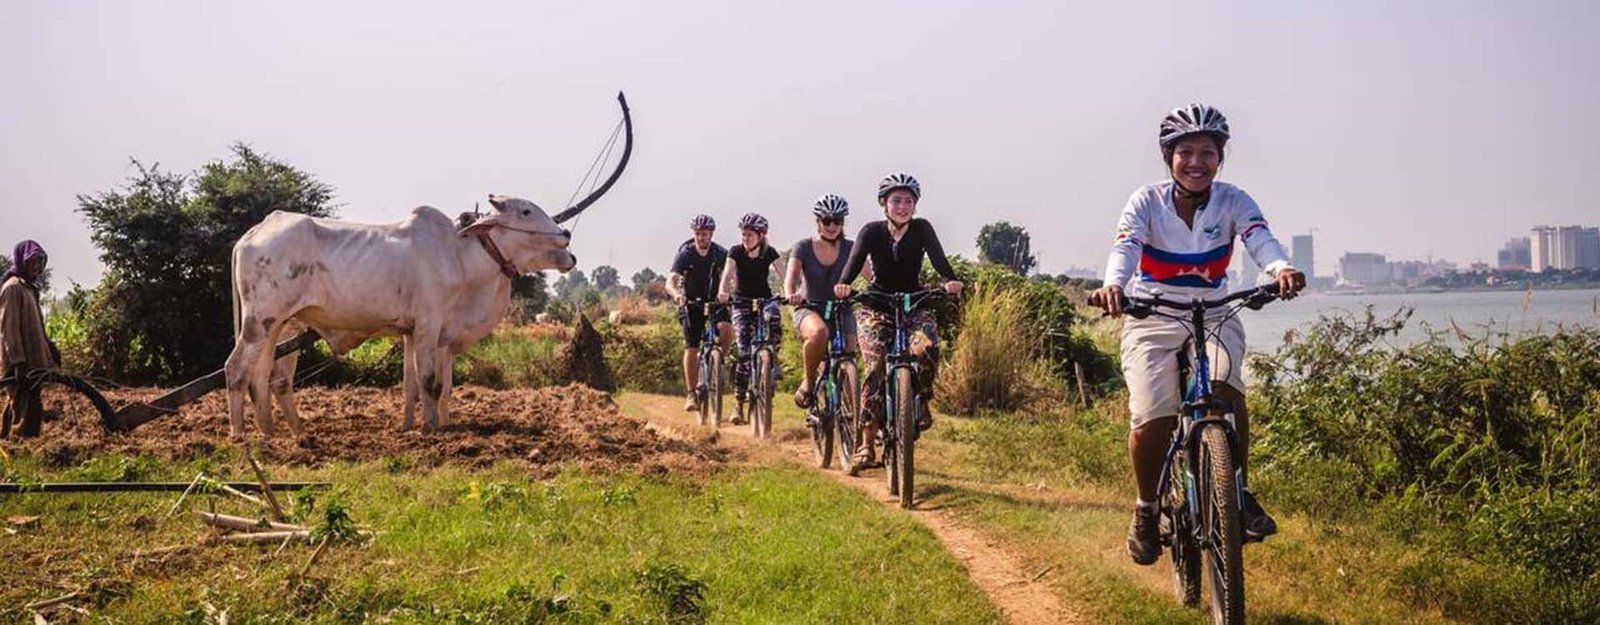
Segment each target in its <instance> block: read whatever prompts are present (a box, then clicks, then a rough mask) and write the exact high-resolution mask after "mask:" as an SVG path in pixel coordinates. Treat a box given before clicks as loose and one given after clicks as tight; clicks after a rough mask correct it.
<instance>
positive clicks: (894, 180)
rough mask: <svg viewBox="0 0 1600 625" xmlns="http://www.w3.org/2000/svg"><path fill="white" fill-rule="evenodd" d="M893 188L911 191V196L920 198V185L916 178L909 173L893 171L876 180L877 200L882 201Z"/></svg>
mask: <svg viewBox="0 0 1600 625" xmlns="http://www.w3.org/2000/svg"><path fill="white" fill-rule="evenodd" d="M895 189H905V190H907V191H910V192H911V197H913V198H916V199H918V200H921V199H922V185H921V184H920V183H918V182H917V179H916V178H913V177H911V174H907V173H901V172H895V173H892V174H889V175H887V176H884V177H883V180H879V181H878V201H879V202H882V201H883V198H886V197H889V193H890V192H892V191H894V190H895Z"/></svg>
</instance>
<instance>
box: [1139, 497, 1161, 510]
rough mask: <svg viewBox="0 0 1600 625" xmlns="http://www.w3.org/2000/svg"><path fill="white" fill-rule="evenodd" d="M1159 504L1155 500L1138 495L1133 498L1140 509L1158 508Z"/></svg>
mask: <svg viewBox="0 0 1600 625" xmlns="http://www.w3.org/2000/svg"><path fill="white" fill-rule="evenodd" d="M1157 505H1158V504H1156V502H1154V501H1145V500H1143V499H1139V498H1137V497H1135V498H1134V499H1133V506H1134V507H1135V508H1138V509H1140V510H1154V509H1156V507H1157Z"/></svg>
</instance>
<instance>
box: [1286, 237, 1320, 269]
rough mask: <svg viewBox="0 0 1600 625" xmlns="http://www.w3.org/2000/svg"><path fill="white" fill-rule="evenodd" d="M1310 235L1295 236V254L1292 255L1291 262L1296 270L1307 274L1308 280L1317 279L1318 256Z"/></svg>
mask: <svg viewBox="0 0 1600 625" xmlns="http://www.w3.org/2000/svg"><path fill="white" fill-rule="evenodd" d="M1313 252H1314V247H1313V245H1312V241H1311V235H1309V234H1297V235H1294V253H1293V254H1291V255H1290V257H1289V262H1291V263H1293V264H1294V266H1295V268H1296V269H1299V270H1300V271H1301V272H1302V273H1304V274H1306V277H1307V278H1315V277H1317V267H1316V263H1317V260H1316V254H1314V253H1313Z"/></svg>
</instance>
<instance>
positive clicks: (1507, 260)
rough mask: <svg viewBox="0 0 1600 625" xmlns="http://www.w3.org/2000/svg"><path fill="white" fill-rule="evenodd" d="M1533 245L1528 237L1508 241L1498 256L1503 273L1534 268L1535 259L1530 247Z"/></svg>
mask: <svg viewBox="0 0 1600 625" xmlns="http://www.w3.org/2000/svg"><path fill="white" fill-rule="evenodd" d="M1530 245H1532V243H1531V242H1530V240H1529V238H1528V237H1516V238H1513V239H1511V240H1509V241H1506V244H1505V246H1504V247H1501V248H1500V253H1499V255H1498V259H1499V263H1498V265H1499V268H1500V270H1501V271H1527V270H1528V269H1529V268H1531V267H1533V257H1532V254H1531V252H1530V249H1529V246H1530Z"/></svg>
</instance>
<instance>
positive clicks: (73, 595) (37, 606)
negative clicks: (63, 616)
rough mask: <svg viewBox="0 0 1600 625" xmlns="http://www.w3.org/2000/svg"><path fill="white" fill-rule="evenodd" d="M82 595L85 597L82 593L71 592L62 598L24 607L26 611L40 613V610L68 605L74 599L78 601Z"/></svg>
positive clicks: (36, 602) (37, 602)
mask: <svg viewBox="0 0 1600 625" xmlns="http://www.w3.org/2000/svg"><path fill="white" fill-rule="evenodd" d="M82 595H83V593H82V592H78V591H72V592H69V593H67V594H64V595H61V596H60V597H56V598H54V599H45V600H44V601H35V602H33V603H30V604H28V605H25V606H22V607H23V608H24V609H27V610H34V611H39V610H43V609H45V608H48V607H50V606H54V605H60V604H63V603H66V602H68V601H71V600H73V599H77V598H78V597H80V596H82Z"/></svg>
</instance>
